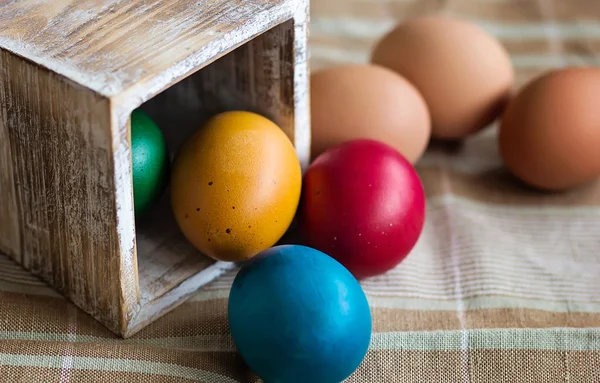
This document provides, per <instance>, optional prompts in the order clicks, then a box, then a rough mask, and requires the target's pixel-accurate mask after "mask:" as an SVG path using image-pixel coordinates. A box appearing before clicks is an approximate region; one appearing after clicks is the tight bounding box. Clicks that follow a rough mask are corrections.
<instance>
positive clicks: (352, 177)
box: [299, 139, 425, 279]
mask: <svg viewBox="0 0 600 383" xmlns="http://www.w3.org/2000/svg"><path fill="white" fill-rule="evenodd" d="M302 195H303V197H302V200H301V203H300V207H299V226H300V231H301V232H302V237H303V241H304V243H305V244H307V245H308V246H311V247H314V248H316V249H319V250H321V251H323V252H325V253H327V254H329V255H330V256H332V257H334V258H335V259H337V260H338V261H339V262H341V263H342V264H343V265H344V266H346V268H348V270H350V271H351V272H352V273H353V274H354V276H355V277H356V278H359V279H362V278H367V277H371V276H375V275H379V274H383V273H385V272H387V271H388V270H390V269H392V268H394V267H395V266H396V265H398V264H399V263H400V262H401V261H402V260H404V258H405V257H406V256H407V255H408V254H409V253H410V251H411V250H412V249H413V247H414V246H415V244H416V242H417V240H418V238H419V237H420V235H421V231H422V229H423V224H424V220H425V194H424V191H423V185H422V184H421V180H420V179H419V176H418V174H417V172H416V171H415V169H414V168H413V166H412V165H411V164H410V162H408V161H407V160H406V158H404V156H402V155H401V154H400V153H399V152H398V151H397V150H395V149H393V148H392V147H391V146H388V145H386V144H384V143H381V142H379V141H374V140H366V139H360V140H354V141H348V142H346V143H343V144H341V145H338V146H336V147H333V148H331V149H329V150H328V151H326V152H324V153H323V154H321V155H320V156H319V157H317V159H315V161H314V162H313V163H312V164H311V165H310V167H309V168H308V169H307V171H306V173H305V175H304V180H303V191H302Z"/></svg>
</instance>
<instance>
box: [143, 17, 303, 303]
mask: <svg viewBox="0 0 600 383" xmlns="http://www.w3.org/2000/svg"><path fill="white" fill-rule="evenodd" d="M293 54H294V50H293V24H292V22H291V21H289V22H285V23H283V24H280V25H278V26H276V27H274V28H273V29H271V30H269V31H267V32H265V33H263V34H262V35H260V36H258V37H256V38H254V39H253V40H251V41H249V42H247V43H246V44H244V45H242V46H240V47H239V48H237V49H235V50H233V51H231V52H230V53H228V54H226V55H224V56H223V57H221V58H219V59H218V60H216V61H214V62H213V63H211V64H209V65H207V66H206V67H204V68H202V69H201V70H199V71H197V72H196V73H194V74H192V75H191V76H189V77H187V78H185V79H184V80H182V81H180V82H178V83H176V84H174V85H172V86H171V87H169V88H168V89H166V90H164V91H163V92H161V93H159V94H158V95H156V96H155V97H153V98H152V99H150V100H148V101H147V102H146V103H144V104H143V105H141V106H140V109H142V110H143V111H145V112H146V113H147V114H148V115H149V116H150V117H152V119H153V120H154V121H155V122H156V123H157V124H158V125H159V127H160V128H161V130H162V131H163V133H164V135H165V138H166V141H167V145H168V147H169V152H170V157H171V162H172V160H173V158H174V157H175V155H176V153H177V150H178V149H179V147H180V145H181V144H182V143H183V142H184V141H185V140H186V138H187V137H189V136H190V135H191V134H193V133H194V132H195V131H196V130H197V129H199V128H201V126H202V123H203V122H205V121H206V120H207V119H208V118H210V117H211V116H213V115H214V114H217V113H220V112H223V111H227V110H247V111H253V112H257V113H260V114H262V115H264V116H265V117H268V118H271V119H272V120H273V121H275V122H276V123H278V125H279V126H280V127H281V128H282V129H283V130H284V131H286V133H288V135H289V136H290V138H292V139H293V133H294V132H293V65H292V63H293ZM168 190H169V186H167V190H166V191H165V193H164V195H163V196H162V198H161V200H160V201H159V203H158V204H157V205H156V206H154V207H153V208H152V209H151V211H150V212H149V213H148V214H147V215H146V216H144V217H142V218H140V219H136V247H137V249H136V251H137V263H138V274H139V275H138V280H139V287H140V303H141V304H144V303H147V302H149V301H153V300H155V299H158V298H160V297H161V296H163V295H165V294H167V293H168V292H169V291H171V290H172V289H173V288H175V287H176V286H178V285H179V284H181V283H182V282H184V281H185V280H186V279H188V278H190V277H192V276H193V275H196V274H198V273H201V272H202V271H203V270H205V269H206V268H207V267H209V266H211V265H212V264H214V261H213V260H212V259H210V258H208V257H206V256H204V255H202V254H201V253H200V252H199V251H197V250H196V249H195V248H193V247H192V246H191V245H190V244H189V243H188V242H187V240H186V239H185V237H184V236H183V234H182V233H181V231H180V230H179V228H178V227H177V224H176V222H175V219H174V217H173V214H172V212H171V207H170V196H169V192H168Z"/></svg>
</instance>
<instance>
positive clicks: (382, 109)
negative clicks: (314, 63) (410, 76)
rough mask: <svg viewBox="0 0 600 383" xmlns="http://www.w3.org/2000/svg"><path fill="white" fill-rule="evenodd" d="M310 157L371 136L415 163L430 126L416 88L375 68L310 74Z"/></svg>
mask: <svg viewBox="0 0 600 383" xmlns="http://www.w3.org/2000/svg"><path fill="white" fill-rule="evenodd" d="M310 87H311V114H312V122H311V124H312V157H313V159H314V158H316V157H317V156H318V155H319V154H321V153H322V152H323V151H325V150H327V149H328V148H330V147H332V146H335V145H338V144H340V143H342V142H344V141H349V140H352V139H357V138H370V139H374V140H379V141H383V142H385V143H387V144H388V145H391V146H392V147H394V148H396V150H398V151H399V152H400V153H402V154H403V155H404V156H405V157H406V158H407V159H408V160H409V161H410V162H412V163H415V162H416V161H417V160H418V159H419V158H420V157H421V155H422V154H423V152H424V151H425V148H426V146H427V143H428V141H429V136H430V131H431V126H430V119H429V112H428V111H427V106H426V105H425V102H424V100H423V98H422V97H421V95H420V94H419V92H418V91H417V90H416V89H415V87H414V86H413V85H412V84H410V83H409V82H408V81H406V80H405V79H404V78H403V77H401V76H400V75H398V74H396V73H394V72H392V71H391V70H389V69H387V68H383V67H380V66H376V65H370V64H368V65H343V66H337V67H332V68H328V69H323V70H320V71H318V72H314V73H313V74H312V76H311V82H310Z"/></svg>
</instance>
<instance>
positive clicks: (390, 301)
mask: <svg viewBox="0 0 600 383" xmlns="http://www.w3.org/2000/svg"><path fill="white" fill-rule="evenodd" d="M367 296H368V299H369V304H370V305H371V307H377V308H390V309H402V310H427V311H455V310H456V307H457V306H458V302H460V305H461V307H464V308H465V310H467V311H468V310H480V309H499V308H511V309H517V308H519V309H521V308H522V309H534V310H545V311H553V312H585V313H600V303H586V302H570V301H547V300H540V299H535V300H534V299H526V298H515V297H499V296H483V297H473V298H463V299H460V300H456V299H454V300H434V299H423V298H414V299H412V298H405V297H397V296H390V297H385V296H376V295H373V294H369V293H367ZM197 300H198V299H197Z"/></svg>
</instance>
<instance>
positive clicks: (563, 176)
mask: <svg viewBox="0 0 600 383" xmlns="http://www.w3.org/2000/svg"><path fill="white" fill-rule="evenodd" d="M599 95H600V69H596V68H569V69H562V70H555V71H551V72H548V73H546V74H544V75H542V76H540V77H538V78H536V79H534V80H533V81H531V82H530V83H529V84H527V85H526V86H524V87H523V89H521V91H520V92H519V93H518V94H517V96H516V97H515V98H514V99H513V100H512V101H511V103H510V104H509V106H508V107H507V109H506V112H505V113H504V116H503V117H502V122H501V124H500V128H499V130H498V144H499V149H500V154H501V156H502V158H503V159H504V162H505V163H506V166H507V168H508V169H509V170H510V171H511V172H512V173H513V174H514V175H515V176H516V177H518V178H520V179H521V180H522V181H523V182H525V183H527V184H529V185H531V186H534V187H537V188H541V189H547V190H561V189H568V188H572V187H576V186H579V185H582V184H584V183H587V182H589V181H591V180H593V179H595V178H596V177H598V176H599V175H600V107H599V105H600V104H599V103H598V100H599V97H598V96H599Z"/></svg>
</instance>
